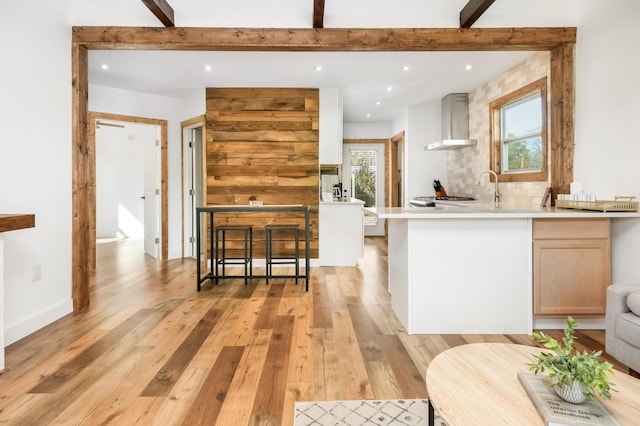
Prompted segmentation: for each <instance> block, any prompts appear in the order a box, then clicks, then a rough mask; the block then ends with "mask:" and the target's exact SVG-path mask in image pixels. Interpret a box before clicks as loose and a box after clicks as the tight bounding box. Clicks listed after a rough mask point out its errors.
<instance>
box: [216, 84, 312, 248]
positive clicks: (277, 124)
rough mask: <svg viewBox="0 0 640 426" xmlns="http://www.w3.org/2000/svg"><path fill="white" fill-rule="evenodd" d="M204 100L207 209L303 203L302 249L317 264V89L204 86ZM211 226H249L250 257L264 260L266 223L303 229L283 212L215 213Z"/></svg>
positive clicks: (236, 245)
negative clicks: (305, 210) (255, 202)
mask: <svg viewBox="0 0 640 426" xmlns="http://www.w3.org/2000/svg"><path fill="white" fill-rule="evenodd" d="M206 99H207V112H206V147H207V170H206V176H207V178H206V189H207V194H206V202H207V204H240V205H247V204H249V201H250V200H252V199H255V200H260V201H262V202H263V203H264V204H302V205H308V206H309V208H310V213H309V216H310V224H311V225H310V227H311V237H310V245H309V248H310V253H311V257H312V258H317V257H318V200H319V185H320V177H319V170H320V165H319V160H318V122H319V108H318V106H319V97H318V90H317V89H286V88H283V89H278V88H276V89H273V88H264V89H257V88H247V89H243V88H232V89H226V88H208V89H207V92H206ZM215 220H216V226H219V225H223V224H229V225H237V224H252V225H253V227H254V228H253V239H254V247H253V249H254V251H253V256H254V257H255V258H264V256H265V247H264V231H263V229H264V226H265V225H267V224H284V223H287V224H288V223H298V224H300V227H301V230H302V229H303V224H304V220H303V217H301V216H300V215H299V214H282V213H280V214H274V213H268V214H258V213H241V214H228V215H223V214H218V215H216V219H215ZM303 235H304V234H302V233H301V234H300V237H301V241H302V238H303ZM239 245H240V242H239V241H234V242H232V245H231V247H232V248H234V249H238V248H239ZM227 247H229V246H227ZM292 247H293V245H292V244H291V243H287V244H286V245H285V248H286V249H291V248H292ZM300 247H301V249H302V248H303V247H304V245H302V244H301V246H300ZM237 254H238V253H234V254H233V255H237Z"/></svg>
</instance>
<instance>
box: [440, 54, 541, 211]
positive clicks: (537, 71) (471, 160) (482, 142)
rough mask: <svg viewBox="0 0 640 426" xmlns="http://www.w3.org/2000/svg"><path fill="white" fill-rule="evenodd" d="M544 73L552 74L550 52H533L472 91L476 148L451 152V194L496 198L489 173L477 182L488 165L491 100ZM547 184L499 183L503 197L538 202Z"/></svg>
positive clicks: (471, 121)
mask: <svg viewBox="0 0 640 426" xmlns="http://www.w3.org/2000/svg"><path fill="white" fill-rule="evenodd" d="M544 76H549V53H548V52H540V53H536V54H534V55H533V56H532V57H530V58H529V59H528V60H526V61H524V62H523V63H521V64H519V65H517V66H515V67H513V68H512V69H510V70H509V71H507V72H505V73H504V74H502V75H500V76H498V77H496V78H495V79H493V80H491V81H489V82H488V83H486V84H484V85H483V86H481V87H479V88H477V89H475V90H474V91H472V92H470V93H469V136H470V137H471V138H472V139H476V140H477V141H478V144H477V145H476V146H475V147H473V148H471V147H470V148H463V149H459V150H454V151H450V152H449V155H448V171H447V181H448V185H449V188H447V192H448V193H449V194H450V195H464V196H471V197H474V198H476V199H478V200H482V201H491V200H492V199H493V182H490V180H489V176H488V175H486V174H485V175H483V176H482V178H481V183H480V186H476V185H475V182H476V178H477V177H478V175H479V174H480V173H481V172H482V171H484V170H488V169H489V102H491V101H493V100H494V99H497V98H499V97H501V96H504V95H506V94H508V93H510V92H512V91H514V90H516V89H519V88H520V87H522V86H524V85H526V84H529V83H532V82H534V81H536V80H539V79H541V78H542V77H544ZM547 82H548V81H547ZM547 111H549V108H547ZM547 122H549V120H547ZM549 157H550V156H549V155H548V154H547V158H549ZM547 186H549V182H502V183H500V186H499V189H500V193H501V194H502V198H501V201H502V202H504V203H510V204H511V203H516V204H520V205H538V204H540V200H541V199H542V195H543V194H544V191H545V189H546V187H547Z"/></svg>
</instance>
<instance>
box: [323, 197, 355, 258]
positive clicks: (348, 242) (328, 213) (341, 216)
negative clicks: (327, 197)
mask: <svg viewBox="0 0 640 426" xmlns="http://www.w3.org/2000/svg"><path fill="white" fill-rule="evenodd" d="M363 207H364V202H363V201H360V200H356V199H354V198H352V199H351V201H348V202H344V201H336V202H328V203H327V202H321V203H320V214H319V219H320V232H319V235H320V242H319V244H320V259H319V263H320V266H356V263H357V260H358V258H360V257H362V252H363V246H364V224H363V216H364V214H363V212H362V208H363Z"/></svg>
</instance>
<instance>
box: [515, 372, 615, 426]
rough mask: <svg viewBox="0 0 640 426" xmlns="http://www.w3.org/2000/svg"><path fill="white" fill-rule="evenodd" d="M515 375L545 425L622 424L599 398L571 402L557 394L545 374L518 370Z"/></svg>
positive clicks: (585, 425) (586, 425) (584, 425)
mask: <svg viewBox="0 0 640 426" xmlns="http://www.w3.org/2000/svg"><path fill="white" fill-rule="evenodd" d="M518 379H519V380H520V383H521V384H522V387H523V388H524V389H525V390H526V391H527V394H528V395H529V398H531V401H532V402H533V405H534V406H535V407H536V409H537V410H538V413H539V414H540V417H542V420H544V421H545V424H546V425H547V426H593V425H602V426H621V425H620V423H619V422H618V421H617V420H616V419H615V417H613V415H612V414H611V413H610V412H609V410H607V409H606V407H605V406H604V405H602V403H601V402H600V401H599V400H598V399H596V400H595V401H590V400H587V401H585V402H583V403H582V404H573V403H571V402H567V401H565V400H564V399H562V398H560V397H559V396H558V394H556V392H555V391H554V390H553V388H552V387H551V386H550V384H551V379H549V377H547V376H536V375H533V374H527V373H518Z"/></svg>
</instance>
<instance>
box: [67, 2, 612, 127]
mask: <svg viewBox="0 0 640 426" xmlns="http://www.w3.org/2000/svg"><path fill="white" fill-rule="evenodd" d="M617 1H619V0H617ZM467 2H468V0H401V1H397V0H395V1H392V0H326V2H325V14H324V26H325V28H446V27H449V28H457V27H458V26H459V21H458V19H459V13H460V10H461V9H462V8H463V7H464V6H465V4H466V3H467ZM70 4H71V15H70V21H71V23H72V25H85V26H111V25H125V26H155V27H161V26H162V24H161V23H160V21H159V20H158V19H156V18H155V16H153V14H152V13H151V12H150V11H149V10H148V9H147V8H146V7H145V6H144V4H143V3H142V1H139V0H138V1H136V0H109V1H106V0H70ZM169 4H170V5H171V6H172V7H173V9H174V11H175V23H176V25H177V26H179V27H224V28H236V27H239V28H242V27H255V28H311V26H312V21H313V0H271V1H264V0H233V1H229V0H169ZM602 4H603V3H602V1H601V0H562V1H560V2H559V1H557V0H518V1H513V0H497V1H496V2H495V3H494V4H493V5H491V7H490V8H489V9H488V10H487V11H486V12H485V13H484V14H483V15H482V16H481V17H480V19H479V20H478V21H477V22H476V23H475V24H474V25H473V26H474V27H476V28H480V27H527V26H532V27H535V26H576V25H577V24H579V23H580V21H581V20H582V19H583V17H584V14H585V13H587V12H589V11H591V10H593V9H594V7H596V6H598V5H599V6H598V7H607V6H603V5H602ZM249 11H250V12H249ZM529 55H530V53H528V52H500V53H498V52H426V53H296V52H289V53H272V52H159V51H152V52H141V51H90V55H89V59H90V61H89V66H90V72H89V81H90V83H91V84H98V85H103V86H110V87H118V88H122V89H127V90H135V91H141V92H146V93H155V94H160V95H164V96H173V97H182V96H184V95H185V94H187V93H192V91H193V90H203V89H204V88H205V87H342V88H343V89H344V110H345V121H347V122H365V121H368V120H369V121H375V122H380V121H389V120H392V119H393V118H395V117H397V116H398V115H399V114H401V110H402V109H403V108H406V107H408V106H411V105H415V104H419V103H422V102H430V101H433V102H436V103H439V100H440V98H442V96H444V95H445V94H447V93H450V92H468V91H470V90H472V89H474V88H476V87H478V86H480V85H481V84H483V83H485V82H486V81H488V80H490V79H491V78H492V77H494V76H496V75H498V74H500V73H501V72H503V71H506V70H507V69H508V68H510V67H512V66H513V65H515V64H517V63H519V62H521V61H522V60H524V59H525V58H526V57H528V56H529ZM103 63H106V64H108V65H109V66H110V68H109V70H108V71H104V70H102V69H101V68H100V66H101V65H102V64H103ZM467 64H471V65H473V69H472V70H471V71H468V72H467V71H465V70H464V66H465V65H467ZM205 65H211V66H212V70H211V71H210V72H208V73H207V72H205V71H204V66H205ZM316 65H322V66H323V68H324V69H323V71H322V72H321V73H317V72H316V71H314V69H313V68H314V67H315V66H316ZM405 65H408V66H409V67H410V70H409V71H407V72H403V71H402V67H403V66H405ZM388 86H391V87H392V88H393V89H392V91H391V92H387V91H386V88H387V87H388ZM376 101H380V102H381V105H380V106H376V104H375V103H376ZM366 114H371V117H370V118H367V117H366Z"/></svg>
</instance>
